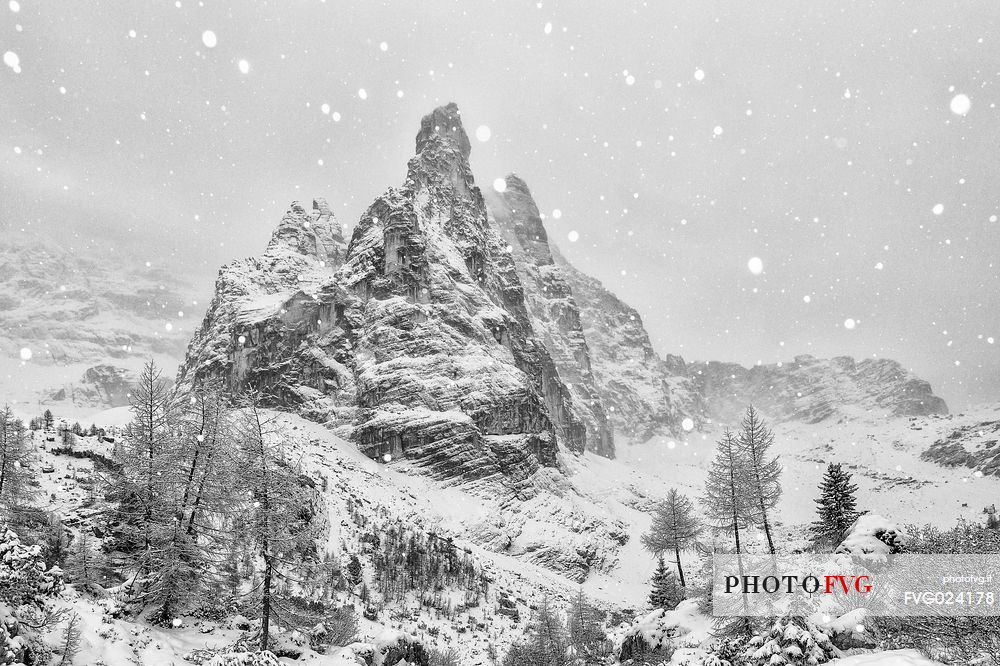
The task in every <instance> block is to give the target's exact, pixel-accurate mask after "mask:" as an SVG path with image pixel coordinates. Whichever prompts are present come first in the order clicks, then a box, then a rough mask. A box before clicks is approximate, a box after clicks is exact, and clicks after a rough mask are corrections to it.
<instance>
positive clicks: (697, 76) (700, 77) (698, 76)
mask: <svg viewBox="0 0 1000 666" xmlns="http://www.w3.org/2000/svg"><path fill="white" fill-rule="evenodd" d="M694 80H695V81H704V80H705V70H702V69H696V70H694Z"/></svg>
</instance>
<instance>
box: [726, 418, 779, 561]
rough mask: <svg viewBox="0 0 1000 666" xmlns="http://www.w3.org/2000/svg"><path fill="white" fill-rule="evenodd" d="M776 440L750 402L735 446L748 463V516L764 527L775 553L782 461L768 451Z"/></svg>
mask: <svg viewBox="0 0 1000 666" xmlns="http://www.w3.org/2000/svg"><path fill="white" fill-rule="evenodd" d="M773 443H774V433H772V432H771V430H770V428H768V427H767V426H766V425H765V424H764V421H763V420H762V419H761V418H760V415H759V414H757V410H755V409H754V408H753V405H750V406H749V407H747V413H746V415H745V416H744V417H743V422H742V424H741V426H740V433H739V435H738V436H737V437H736V447H737V449H738V450H739V455H740V457H741V458H743V460H744V461H745V463H744V464H745V465H746V470H745V472H746V477H747V489H748V491H749V495H750V497H749V501H748V502H747V509H748V510H749V513H748V517H749V519H750V522H751V523H752V524H754V525H759V526H761V528H762V529H763V530H764V536H765V537H766V538H767V548H768V551H769V552H770V553H771V554H772V555H773V554H774V540H773V539H772V537H771V523H770V520H769V515H770V512H771V511H773V509H774V507H775V506H777V504H778V499H779V498H780V497H781V484H780V483H779V481H778V479H779V477H780V476H781V465H780V464H779V463H778V457H777V456H774V457H771V455H770V454H769V451H770V449H771V445H772V444H773Z"/></svg>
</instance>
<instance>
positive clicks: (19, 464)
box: [0, 405, 34, 510]
mask: <svg viewBox="0 0 1000 666" xmlns="http://www.w3.org/2000/svg"><path fill="white" fill-rule="evenodd" d="M30 460H31V449H30V448H29V446H28V442H27V437H26V434H25V430H24V423H23V422H22V421H21V420H20V419H18V418H15V416H14V412H13V411H12V410H11V408H10V406H9V405H7V406H5V407H4V408H3V410H2V411H0V506H2V507H4V508H5V509H7V510H11V509H16V508H18V507H20V506H22V505H23V504H24V503H26V502H28V501H30V500H31V499H32V497H33V496H34V492H33V490H32V488H31V485H30V484H29V481H31V467H30Z"/></svg>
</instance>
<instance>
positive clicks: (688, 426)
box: [681, 417, 694, 432]
mask: <svg viewBox="0 0 1000 666" xmlns="http://www.w3.org/2000/svg"><path fill="white" fill-rule="evenodd" d="M681 427H682V428H684V429H685V430H687V431H688V432H690V431H691V430H694V419H692V418H691V417H687V418H686V419H684V420H683V421H681Z"/></svg>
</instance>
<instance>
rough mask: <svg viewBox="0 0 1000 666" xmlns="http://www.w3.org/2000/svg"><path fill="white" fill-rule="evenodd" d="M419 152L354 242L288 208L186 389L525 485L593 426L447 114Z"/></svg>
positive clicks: (453, 114) (224, 276) (216, 317)
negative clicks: (266, 403) (202, 388)
mask: <svg viewBox="0 0 1000 666" xmlns="http://www.w3.org/2000/svg"><path fill="white" fill-rule="evenodd" d="M417 149H418V153H417V155H416V156H415V157H414V158H413V159H412V160H411V161H410V163H409V170H408V175H407V179H406V182H405V183H404V184H403V186H402V187H400V188H393V189H390V190H389V191H387V192H386V193H385V194H384V195H382V196H381V197H379V198H378V199H377V200H376V201H375V202H374V203H373V204H372V205H371V206H370V207H369V209H368V210H367V211H366V213H365V214H364V216H363V217H362V219H361V220H360V222H359V223H358V225H357V226H356V227H355V230H354V234H353V237H352V239H351V242H350V246H349V247H347V248H345V247H344V245H343V240H342V232H341V230H340V226H339V224H337V223H336V222H335V221H334V220H333V218H332V216H331V215H330V214H329V208H328V207H327V206H326V205H325V203H323V202H320V201H317V202H316V203H315V204H314V210H313V211H312V212H311V213H307V212H306V211H305V210H304V209H303V208H302V207H300V206H298V205H297V204H293V206H292V209H291V210H290V211H289V212H288V213H287V214H286V215H285V217H284V219H283V220H282V222H281V224H280V225H279V227H278V229H277V230H276V231H275V233H274V236H273V237H272V239H271V243H270V244H269V246H268V248H267V251H266V252H265V253H264V255H263V256H262V257H260V258H259V259H246V260H242V261H238V262H234V263H233V264H230V265H229V266H227V267H225V268H224V269H223V270H222V271H221V272H220V275H219V278H218V280H217V282H216V295H215V298H214V299H213V302H212V305H211V306H210V309H209V313H208V315H207V316H206V318H205V321H204V323H203V324H202V327H201V329H200V331H199V333H198V335H197V336H196V337H195V339H194V340H193V341H192V343H191V346H190V347H189V351H188V360H187V362H186V363H185V367H184V368H183V369H182V371H181V381H197V380H198V379H199V378H203V377H206V376H221V377H224V378H225V380H226V382H227V383H228V385H229V388H230V390H233V391H239V390H243V389H244V388H246V387H254V388H257V389H259V390H261V391H262V392H264V393H265V394H266V395H267V396H268V397H269V400H270V401H272V402H273V403H275V404H280V405H283V406H286V407H291V408H294V409H296V410H297V411H299V412H300V413H303V414H304V415H307V416H310V417H312V418H315V419H318V420H322V421H325V422H327V423H328V424H329V425H331V426H334V427H336V426H341V427H342V430H341V432H342V434H345V435H347V436H350V437H351V438H352V439H353V440H354V441H355V442H356V443H357V444H358V445H359V447H361V448H362V450H364V451H365V452H366V453H368V454H369V455H371V456H372V457H382V456H385V455H390V456H394V457H399V456H405V457H406V458H408V459H410V460H412V461H413V463H414V464H416V465H419V466H422V467H423V468H424V469H425V470H426V471H427V472H428V473H430V474H432V475H436V476H440V477H442V478H447V479H452V480H463V481H479V480H483V479H494V478H502V479H504V480H505V481H507V482H509V483H512V484H513V485H514V486H515V487H517V488H522V489H523V488H526V486H524V484H525V482H526V480H527V479H528V478H529V477H530V476H531V475H532V474H534V473H535V472H536V471H537V469H538V467H539V465H555V464H556V452H557V450H558V445H559V444H562V445H563V446H565V447H566V448H568V449H570V450H574V451H582V450H583V448H584V447H585V445H586V427H585V425H584V423H583V422H581V421H579V420H578V419H577V417H576V412H575V411H574V409H573V405H572V396H571V393H570V391H569V389H568V388H567V387H566V386H565V385H564V384H563V382H562V381H561V380H560V378H559V375H558V371H557V369H556V366H555V363H554V362H553V360H552V358H551V357H550V355H549V353H548V352H547V351H546V349H545V348H544V346H543V345H542V344H541V343H540V342H539V341H538V340H537V339H536V338H535V335H534V332H533V330H532V327H531V321H530V317H529V315H528V311H527V308H526V306H525V303H524V293H523V290H522V287H521V284H520V282H519V280H518V276H517V272H516V270H515V268H514V263H513V259H512V258H511V256H510V254H509V253H508V252H507V250H506V247H507V244H506V242H504V241H503V240H502V238H501V237H500V236H499V234H498V233H497V232H496V230H495V229H493V228H492V227H491V226H490V225H489V223H488V220H487V215H486V207H485V204H484V202H483V198H482V195H481V193H480V191H479V188H478V187H476V185H475V181H474V179H473V176H472V172H471V170H470V168H469V163H468V154H469V145H468V138H467V137H466V135H465V131H464V129H462V126H461V121H460V119H459V117H458V110H457V108H456V107H455V106H454V105H449V106H447V107H442V108H440V109H437V110H436V111H435V112H434V113H432V114H430V115H429V116H428V117H426V118H424V120H423V122H422V123H421V130H420V133H419V134H418V136H417Z"/></svg>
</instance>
